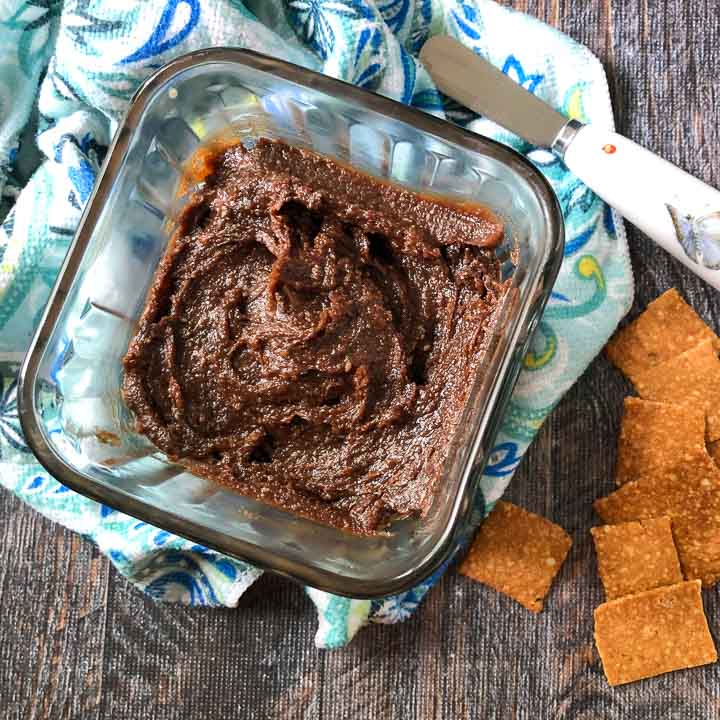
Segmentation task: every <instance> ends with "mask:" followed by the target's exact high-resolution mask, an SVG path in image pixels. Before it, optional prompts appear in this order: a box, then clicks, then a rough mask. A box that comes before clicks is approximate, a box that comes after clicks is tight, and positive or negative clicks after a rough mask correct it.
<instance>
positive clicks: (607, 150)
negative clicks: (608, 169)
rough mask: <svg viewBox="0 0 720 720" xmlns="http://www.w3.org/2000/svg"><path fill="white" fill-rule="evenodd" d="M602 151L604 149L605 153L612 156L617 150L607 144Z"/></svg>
mask: <svg viewBox="0 0 720 720" xmlns="http://www.w3.org/2000/svg"><path fill="white" fill-rule="evenodd" d="M602 149H603V152H604V153H607V154H608V155H612V154H613V153H614V152H615V151H616V150H617V148H616V147H615V146H614V145H612V144H611V143H607V145H603V146H602Z"/></svg>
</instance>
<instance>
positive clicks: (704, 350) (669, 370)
mask: <svg viewBox="0 0 720 720" xmlns="http://www.w3.org/2000/svg"><path fill="white" fill-rule="evenodd" d="M635 388H636V389H637V391H638V394H639V395H640V397H642V398H644V399H645V400H658V401H660V402H669V403H678V404H682V405H692V406H694V407H699V408H704V409H705V412H706V414H707V430H706V434H707V439H708V440H720V360H718V358H717V355H715V350H714V349H713V344H712V342H711V341H710V340H704V341H703V342H701V343H700V344H699V345H697V346H696V347H694V348H692V349H691V350H688V351H686V352H684V353H682V354H681V355H678V356H677V357H674V358H672V359H671V360H667V361H665V362H664V363H662V364H660V365H656V366H655V367H653V368H650V369H649V370H645V371H644V372H643V373H640V374H639V375H637V377H636V378H635Z"/></svg>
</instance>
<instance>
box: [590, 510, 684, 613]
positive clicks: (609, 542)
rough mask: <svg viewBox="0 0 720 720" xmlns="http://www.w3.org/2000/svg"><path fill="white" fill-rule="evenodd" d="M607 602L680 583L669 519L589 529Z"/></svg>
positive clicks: (680, 574) (676, 555)
mask: <svg viewBox="0 0 720 720" xmlns="http://www.w3.org/2000/svg"><path fill="white" fill-rule="evenodd" d="M590 532H591V533H592V536H593V541H594V542H595V552H596V553H597V560H598V571H599V572H600V579H601V580H602V583H603V587H604V588H605V595H606V597H607V599H608V600H614V599H615V598H619V597H623V596H624V595H632V594H634V593H639V592H643V591H645V590H652V589H654V588H656V587H662V586H663V585H674V584H675V583H679V582H682V580H683V576H682V572H681V570H680V561H679V559H678V554H677V550H676V549H675V542H674V541H673V536H672V529H671V526H670V519H669V518H666V517H663V518H655V519H653V520H643V521H642V522H629V523H621V524H620V525H601V526H600V527H594V528H591V529H590Z"/></svg>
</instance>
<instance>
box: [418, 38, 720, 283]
mask: <svg viewBox="0 0 720 720" xmlns="http://www.w3.org/2000/svg"><path fill="white" fill-rule="evenodd" d="M420 61H421V62H422V63H423V65H424V66H425V67H426V69H427V70H428V72H429V73H430V76H431V77H432V79H433V80H434V81H435V84H436V85H437V87H438V88H439V89H440V90H441V91H442V92H444V93H445V94H446V95H449V96H450V97H452V98H454V99H455V100H458V101H459V102H461V103H462V104H463V105H465V106H466V107H468V108H470V109H471V110H475V111H476V112H478V113H480V114H481V115H483V116H485V117H488V118H490V119H491V120H494V121H495V122H496V123H498V124H499V125H502V126H503V127H505V128H507V129H508V130H512V131H513V132H514V133H516V134H517V135H520V136H521V137H523V138H525V139H526V140H528V141H529V142H531V143H532V144H533V145H538V146H540V147H547V148H550V149H551V150H552V152H553V153H554V154H555V155H557V157H559V158H560V159H561V160H562V161H563V162H564V163H565V165H566V166H567V168H568V169H569V170H570V171H571V172H572V173H574V174H575V175H576V176H577V177H578V178H579V179H580V180H582V181H583V183H585V185H587V186H588V187H589V188H590V189H591V190H593V191H594V192H595V193H596V194H597V195H599V196H600V197H601V198H603V200H605V201H606V202H607V203H608V204H609V205H611V206H612V207H614V208H615V209H616V210H617V211H618V212H619V213H620V214H621V215H623V217H625V218H626V219H627V220H629V221H630V222H631V223H633V225H635V226H637V227H638V228H639V229H640V230H642V231H643V232H644V233H645V234H646V235H648V236H649V237H650V238H651V239H652V240H654V241H655V242H656V243H657V244H658V245H660V246H661V247H663V248H664V249H665V250H667V251H668V252H669V253H670V254H671V255H672V256H673V257H675V258H676V259H677V260H679V261H680V262H681V263H683V265H685V266H686V267H688V268H690V270H692V271H693V272H694V273H695V274H696V275H699V276H700V277H701V278H703V280H705V281H706V282H708V283H709V284H710V285H713V286H714V287H715V288H718V289H720V192H718V191H717V190H716V189H715V188H712V187H710V186H709V185H706V184H705V183H704V182H702V181H701V180H698V179H697V178H695V177H693V176H692V175H690V174H688V173H686V172H684V171H683V170H681V169H680V168H678V167H676V166H675V165H672V164H671V163H669V162H667V161H666V160H663V159H662V158H659V157H658V156H657V155H655V154H653V153H651V152H650V151H649V150H646V149H645V148H643V147H641V146H640V145H637V144H636V143H634V142H632V141H631V140H628V139H627V138H625V137H623V136H622V135H619V134H618V133H615V132H613V131H611V130H606V129H604V128H600V127H595V126H593V125H586V124H583V123H581V122H579V121H578V120H575V119H570V120H569V119H568V118H566V117H565V116H564V115H562V114H561V113H559V112H557V111H556V110H554V109H553V108H552V107H550V106H549V105H548V104H546V103H545V102H543V101H542V100H541V99H540V98H538V97H536V96H535V95H533V94H532V93H531V92H529V91H527V90H526V89H525V88H523V87H521V86H520V85H518V84H517V83H515V82H514V81H513V80H512V79H511V78H509V77H508V76H507V75H505V74H504V73H503V72H502V71H500V70H499V69H498V68H496V67H495V66H493V65H492V64H491V63H489V62H488V61H487V60H485V59H484V58H482V57H480V56H479V55H477V54H476V53H474V52H473V51H472V50H470V49H468V48H466V47H465V46H464V45H461V44H460V43H459V42H458V41H457V40H455V39H453V38H450V37H446V36H438V35H436V36H434V37H432V38H430V39H429V40H428V41H427V42H426V43H425V45H424V47H423V48H422V50H421V51H420Z"/></svg>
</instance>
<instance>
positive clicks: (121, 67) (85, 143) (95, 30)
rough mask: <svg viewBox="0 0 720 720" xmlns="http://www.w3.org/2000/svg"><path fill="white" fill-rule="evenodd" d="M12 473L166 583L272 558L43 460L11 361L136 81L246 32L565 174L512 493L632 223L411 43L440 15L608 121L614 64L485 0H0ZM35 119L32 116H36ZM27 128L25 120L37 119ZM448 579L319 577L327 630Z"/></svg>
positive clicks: (144, 581)
mask: <svg viewBox="0 0 720 720" xmlns="http://www.w3.org/2000/svg"><path fill="white" fill-rule="evenodd" d="M0 7H1V8H2V10H1V11H0V191H2V195H3V202H4V206H5V207H10V208H11V209H10V210H9V212H8V213H7V215H6V217H5V219H4V222H3V223H2V227H1V229H0V370H1V372H2V378H1V379H2V385H1V387H0V401H1V403H2V406H1V408H0V411H1V413H2V414H1V415H0V431H1V432H0V453H1V459H0V481H1V482H2V484H3V485H5V486H6V487H7V488H9V489H10V490H12V491H13V492H15V493H16V494H17V495H18V496H19V497H20V498H22V499H23V500H24V501H25V502H27V503H29V504H30V505H32V506H33V507H34V508H36V509H37V510H39V511H40V512H42V513H43V514H45V515H47V516H48V517H50V518H52V519H53V520H56V521H57V522H60V523H62V524H63V525H66V526H67V527H69V528H71V529H72V530H75V531H77V532H80V533H82V534H84V535H86V536H87V537H89V538H91V539H92V540H94V541H95V542H96V543H97V544H98V546H99V547H100V549H101V550H102V551H103V552H104V553H106V554H107V555H108V556H109V557H110V559H111V560H112V562H113V563H114V564H115V565H116V566H117V568H118V570H119V571H120V572H121V573H122V574H123V575H125V576H126V577H128V579H130V580H131V581H132V582H133V583H135V584H136V585H137V586H138V587H140V588H142V589H143V590H144V591H145V592H147V593H149V594H150V595H152V596H153V597H154V598H157V599H158V600H169V601H180V602H185V603H190V604H193V605H229V606H234V605H236V604H237V603H238V601H239V599H240V596H241V595H242V594H243V592H244V591H245V589H246V588H247V587H248V586H249V585H250V584H251V583H253V582H254V581H255V580H256V579H257V578H258V577H259V575H260V571H259V570H257V569H255V568H253V567H250V566H248V565H247V564H245V563H242V562H237V561H235V560H231V559H229V558H225V557H222V556H219V555H218V554H217V553H215V552H212V551H210V550H208V549H206V548H203V547H200V546H198V545H195V544H193V543H191V542H189V541H186V540H183V539H181V538H178V537H174V536H171V535H170V534H168V533H166V532H164V531H161V530H158V529H157V528H154V527H151V526H148V525H146V524H145V523H141V522H137V521H136V520H134V519H133V518H130V517H127V516H125V515H121V514H120V513H117V512H115V511H113V510H112V509H111V508H108V507H104V506H100V505H98V504H96V503H94V502H92V501H90V500H87V499H85V498H83V497H80V496H78V495H76V494H74V493H72V492H70V491H69V490H67V489H66V488H65V487H63V486H62V485H60V484H59V483H58V482H57V481H56V480H54V479H53V478H51V477H49V476H48V475H47V474H46V473H45V472H44V470H43V469H42V468H41V467H40V466H39V465H38V464H37V463H36V461H35V460H34V458H33V457H32V455H31V454H30V453H29V451H28V448H27V446H26V445H25V442H24V440H23V438H22V435H21V433H20V430H19V426H18V416H17V405H16V400H15V375H16V372H17V369H18V363H19V362H20V360H21V358H22V356H23V353H24V352H25V350H26V349H27V345H28V343H29V340H30V337H31V335H32V332H33V329H34V327H35V326H36V324H37V320H38V317H39V314H40V313H41V311H42V309H43V306H44V303H45V302H46V299H47V297H48V293H49V291H50V288H51V286H52V283H53V281H54V279H55V276H56V274H57V270H58V268H59V266H60V264H61V262H62V259H63V256H64V254H65V251H66V249H67V247H68V244H69V242H70V240H71V238H72V236H73V232H74V230H75V227H76V224H77V222H78V220H79V218H80V214H81V211H82V208H83V205H84V203H85V202H86V201H87V199H88V196H89V194H90V192H91V189H92V185H93V182H94V179H95V176H96V173H97V171H98V168H99V165H100V163H101V162H102V159H103V156H104V154H105V151H106V149H107V146H108V144H109V142H110V139H111V137H112V134H113V132H114V130H115V127H116V124H117V121H118V119H119V117H120V116H121V114H122V112H123V111H124V109H125V108H126V106H127V103H128V101H129V99H130V98H131V96H132V94H133V92H134V91H135V89H136V88H137V87H138V85H139V84H140V82H141V81H142V80H143V79H144V78H146V77H147V76H148V75H149V74H150V73H152V72H153V71H154V70H155V69H156V68H158V67H159V66H160V65H162V64H163V63H165V62H166V61H168V60H170V58H172V57H173V56H175V55H179V54H181V53H185V52H187V51H189V50H194V49H197V48H201V47H207V46H211V45H235V46H240V47H249V48H252V49H255V50H259V51H261V52H264V53H267V54H270V55H277V56H280V57H284V58H286V59H289V60H292V61H293V62H296V63H300V64H303V65H305V66H307V67H311V68H314V69H317V70H321V71H322V72H325V73H328V74H330V75H334V76H336V77H340V78H343V79H344V80H348V81H350V82H353V83H356V84H358V85H361V86H363V87H365V88H369V89H371V90H374V91H376V92H379V93H383V94H385V95H389V96H391V97H394V98H397V99H398V100H401V101H402V102H405V103H411V104H412V105H415V106H416V107H419V108H421V109H423V110H425V111H427V112H431V113H434V114H436V115H441V116H445V117H447V118H448V119H449V120H451V121H453V122H456V123H459V124H461V125H464V126H465V127H468V128H470V129H471V130H474V131H477V132H479V133H483V134H486V135H491V136H492V137H495V138H498V139H500V140H501V141H502V142H506V143H508V144H510V145H512V146H513V147H514V148H516V149H517V150H519V151H520V152H522V153H524V154H525V155H526V156H527V157H528V158H530V160H531V161H532V162H534V163H535V164H536V165H537V166H538V167H539V168H540V169H541V170H542V172H543V173H544V174H545V175H546V176H547V178H548V179H549V180H550V182H551V183H552V184H553V187H554V188H555V192H556V193H557V195H558V197H559V199H560V203H561V205H562V209H563V212H564V215H565V222H566V225H567V248H566V257H565V261H564V263H563V267H562V271H561V273H560V278H559V280H558V282H557V285H556V287H555V291H554V292H553V295H552V299H551V301H550V304H549V307H548V308H547V311H546V313H545V316H544V318H543V321H542V323H541V324H540V327H539V331H538V332H537V335H536V337H535V341H534V346H533V348H532V351H531V352H530V353H529V354H528V356H527V357H526V358H525V367H524V371H523V373H522V375H521V378H520V381H519V383H518V386H517V390H516V392H515V395H514V396H513V399H512V403H511V406H510V410H509V412H508V414H507V417H506V419H505V423H504V425H503V428H502V432H501V435H500V437H499V439H498V443H497V447H496V448H495V450H494V452H493V454H492V457H491V459H490V464H489V466H488V468H487V472H486V474H485V477H484V478H483V480H482V490H483V494H484V501H485V502H484V503H482V507H481V508H480V509H481V511H484V510H485V509H486V508H487V507H490V506H491V505H492V504H493V503H494V502H495V500H497V498H498V497H500V495H501V494H502V492H503V490H504V489H505V487H506V485H507V483H508V481H509V479H510V477H511V475H512V473H513V471H514V470H515V468H516V467H517V464H518V463H519V461H520V459H521V457H522V455H523V453H524V452H525V450H526V448H527V446H528V443H529V442H530V441H531V440H532V438H533V436H534V434H535V433H536V431H537V429H538V428H539V427H540V425H541V423H542V421H543V420H544V418H545V417H546V415H547V414H548V413H549V412H550V410H552V408H553V407H554V405H555V404H556V403H557V402H558V400H559V399H560V397H561V396H562V394H563V393H564V392H565V391H566V390H567V389H568V388H569V387H570V385H572V383H573V382H575V380H576V379H577V377H578V376H579V375H580V373H581V372H582V371H583V370H584V369H585V367H586V366H587V365H588V363H589V362H590V360H591V359H592V358H593V357H594V356H595V355H596V354H597V352H598V351H599V350H600V348H601V347H602V345H603V344H604V343H605V341H606V340H607V338H608V337H609V336H610V334H611V333H612V331H613V329H614V328H615V326H616V325H617V323H618V321H619V320H620V318H621V317H622V316H623V315H624V314H625V312H626V311H627V309H628V307H629V305H630V302H631V299H632V275H631V271H630V267H629V263H628V257H627V247H626V244H625V239H624V236H623V233H622V229H621V227H619V226H617V225H616V224H615V218H614V216H613V214H612V212H610V211H609V210H608V208H607V207H606V206H604V205H603V204H602V203H601V202H600V201H599V200H598V199H597V198H596V197H595V196H594V195H593V194H592V193H591V192H589V191H588V190H587V188H585V187H584V186H583V185H582V184H581V183H580V182H578V180H577V179H576V178H574V177H573V176H572V175H570V174H569V173H568V172H567V171H566V169H565V168H564V167H563V165H562V164H561V163H560V162H558V161H557V160H556V159H555V158H554V157H553V156H552V155H550V154H549V153H548V152H546V151H544V150H538V149H536V148H533V147H530V146H529V145H527V144H526V143H523V142H522V141H520V140H519V139H518V138H517V137H514V136H512V135H509V134H508V133H506V132H504V131H502V130H500V129H499V128H498V127H496V126H494V125H492V124H491V123H489V122H488V121H486V120H483V119H481V118H479V117H477V116H476V115H474V114H473V113H471V112H469V111H467V110H466V109H464V108H462V107H460V106H458V105H457V104H456V103H453V102H451V101H449V100H447V99H446V98H444V97H442V96H441V95H440V94H438V92H437V91H436V90H435V88H434V87H433V84H432V82H431V81H430V78H429V77H428V75H427V73H426V72H425V70H424V69H423V68H422V67H421V66H420V64H419V63H418V62H417V60H416V59H415V58H416V57H417V53H418V51H419V49H420V48H421V46H422V45H423V43H424V42H425V40H426V39H427V38H428V37H429V36H430V35H431V34H434V33H445V34H449V35H452V36H454V37H456V38H458V39H459V40H460V41H461V42H463V43H464V44H466V45H467V46H469V47H471V48H472V49H473V50H475V51H476V52H478V53H480V54H482V55H485V56H487V57H488V58H489V59H490V60H491V61H492V62H494V63H495V64H497V65H498V66H499V67H500V68H502V69H503V71H504V72H506V73H507V74H508V75H510V76H511V77H512V78H513V79H515V80H516V81H517V82H518V83H520V84H522V85H523V86H524V87H526V88H527V89H528V90H530V91H531V92H533V93H536V94H537V95H539V96H540V97H542V98H544V99H545V100H548V101H550V102H551V103H552V104H553V105H555V106H556V107H557V108H559V109H561V110H562V111H563V112H565V113H566V114H568V115H571V116H573V117H577V118H579V119H581V120H592V121H593V122H594V123H596V124H597V125H599V126H601V127H608V128H609V127H611V126H612V122H613V121H612V112H611V108H610V101H609V97H608V91H607V85H606V81H605V75H604V73H603V70H602V67H601V66H600V63H599V62H598V61H597V60H596V59H595V58H594V57H593V56H592V55H591V54H590V52H588V50H586V49H585V48H584V47H581V46H579V45H577V44H576V43H575V42H573V41H572V40H570V39H569V38H567V37H565V36H564V35H562V34H560V33H558V32H556V31H555V30H553V29H551V28H549V27H547V26H545V25H543V24H542V23H540V22H538V21H536V20H534V19H531V18H529V17H527V16H524V15H521V14H518V13H514V12H512V11H509V10H506V9H503V8H501V7H499V6H498V5H496V4H494V3H493V2H490V0H374V1H373V0H284V1H281V0H124V1H123V2H108V1H107V0H3V2H0ZM35 114H36V116H37V133H36V136H35V138H36V143H37V147H38V148H39V150H40V153H41V156H42V161H41V162H40V163H39V165H38V167H37V168H36V169H35V170H34V173H33V174H32V177H31V178H30V180H29V182H27V184H25V186H24V187H21V183H20V182H19V181H18V176H19V175H18V152H19V151H20V156H21V158H24V157H25V156H26V149H25V148H22V147H19V137H20V135H21V133H22V131H23V128H25V127H26V126H27V125H28V123H29V122H30V118H31V116H32V117H33V118H34V117H35ZM33 122H34V121H33ZM23 137H31V135H29V134H27V133H26V134H25V135H24V136H23ZM436 579H437V576H436V577H433V578H431V579H429V580H428V581H427V582H426V583H424V584H423V585H422V586H420V587H418V588H415V589H414V590H412V591H410V592H407V593H405V594H403V595H401V596H398V597H392V598H387V599H385V600H382V601H373V602H368V601H355V600H346V599H343V598H338V597H334V596H331V595H328V594H326V593H322V592H318V591H316V590H312V589H308V590H307V592H308V594H309V596H310V597H311V598H312V600H313V602H314V603H315V605H316V606H317V609H318V614H319V620H320V622H319V630H318V635H317V643H318V645H320V646H323V647H334V646H339V645H343V644H344V643H346V642H348V641H349V640H350V639H351V638H352V636H353V635H354V634H355V632H356V631H357V630H358V629H359V628H360V627H362V625H363V624H365V623H366V622H368V621H370V622H381V623H394V622H398V621H400V620H403V619H405V618H406V617H408V615H409V614H410V613H412V612H413V611H414V609H415V608H416V607H417V605H418V603H419V602H420V600H421V598H422V596H423V595H424V594H425V592H427V590H428V589H429V588H430V587H431V586H432V584H433V582H434V581H435V580H436Z"/></svg>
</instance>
